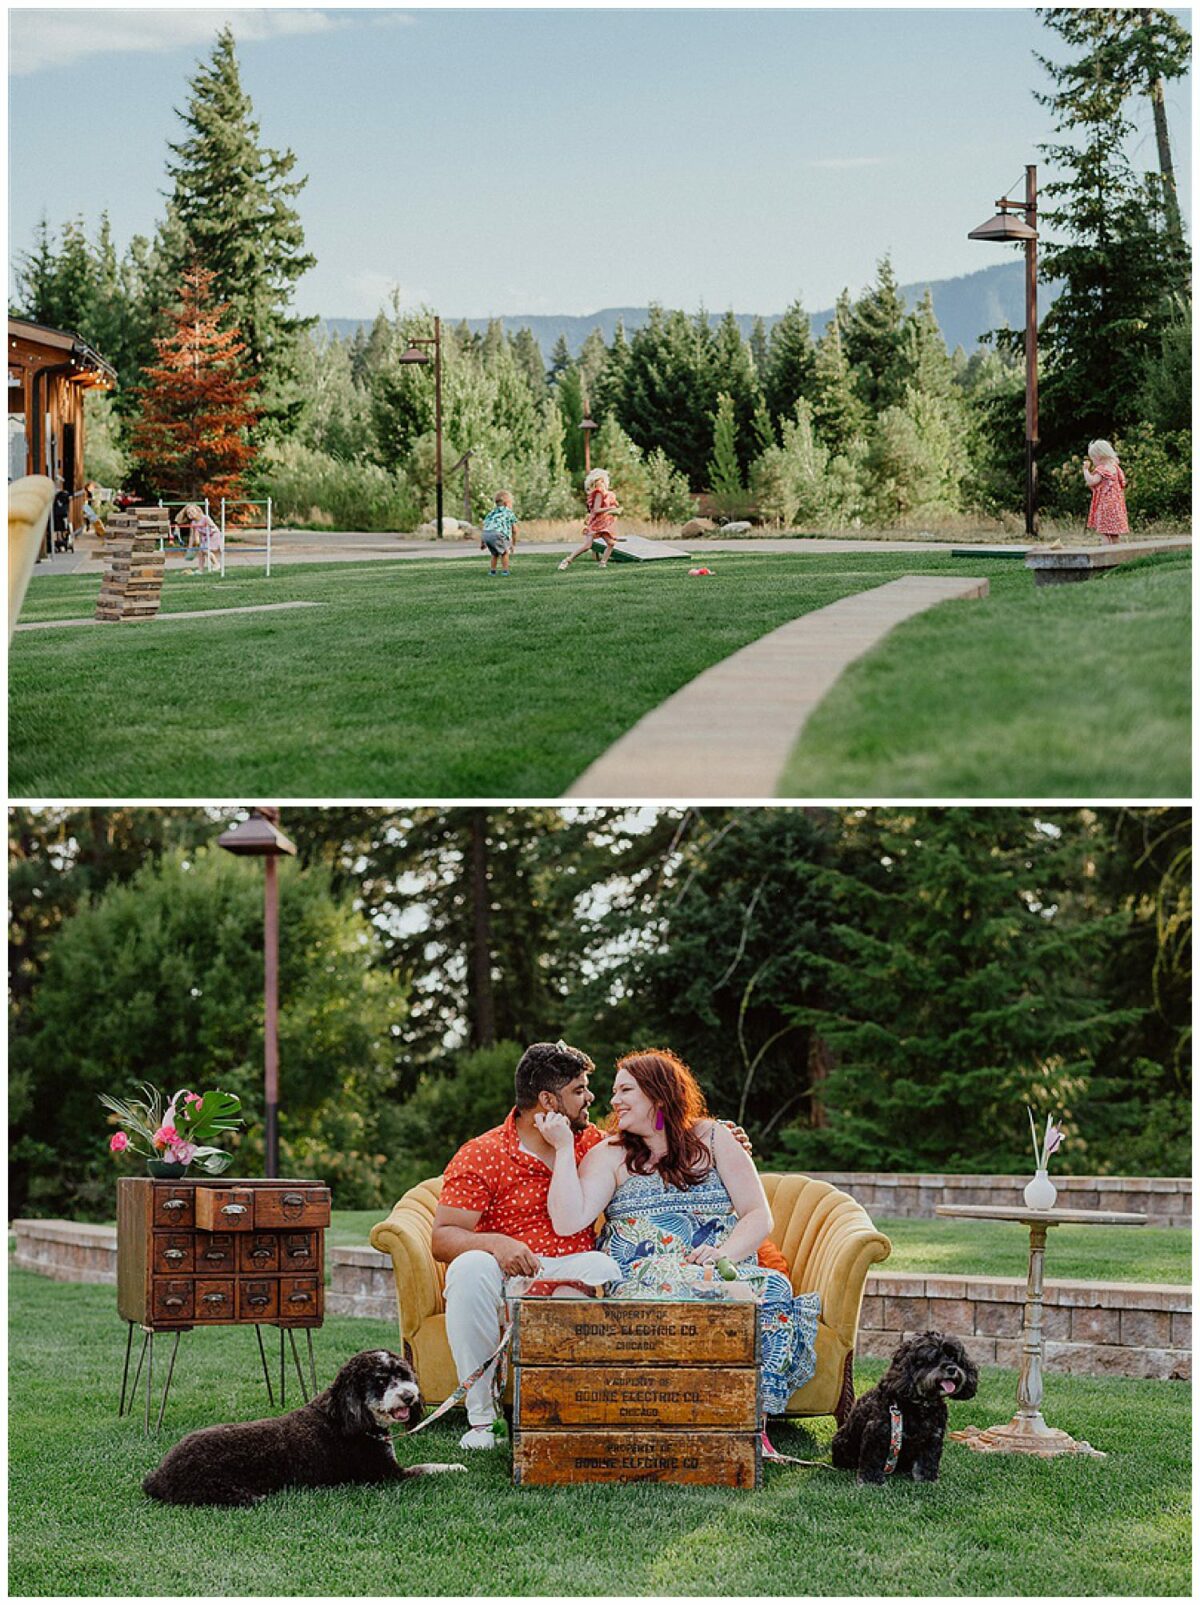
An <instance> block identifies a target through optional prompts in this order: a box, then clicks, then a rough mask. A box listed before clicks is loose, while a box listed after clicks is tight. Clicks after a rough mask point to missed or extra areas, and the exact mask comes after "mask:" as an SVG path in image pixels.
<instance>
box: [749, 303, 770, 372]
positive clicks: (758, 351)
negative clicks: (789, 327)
mask: <svg viewBox="0 0 1200 1605" xmlns="http://www.w3.org/2000/svg"><path fill="white" fill-rule="evenodd" d="M750 357H751V360H752V361H753V363H754V371H755V373H756V374H757V375H758V382H759V384H760V385H762V384H764V383H765V376H766V372H767V364H768V362H769V361H770V357H769V353H768V347H767V326H766V324H765V323H764V322H763V320H762V318H761V317H755V319H754V322H753V323H752V324H751V325H750Z"/></svg>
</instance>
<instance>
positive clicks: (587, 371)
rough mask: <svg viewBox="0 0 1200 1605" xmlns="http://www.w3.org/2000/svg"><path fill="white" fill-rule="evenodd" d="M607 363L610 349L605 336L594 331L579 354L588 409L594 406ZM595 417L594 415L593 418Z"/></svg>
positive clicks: (580, 374)
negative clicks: (593, 402)
mask: <svg viewBox="0 0 1200 1605" xmlns="http://www.w3.org/2000/svg"><path fill="white" fill-rule="evenodd" d="M607 362H608V349H607V347H606V346H605V344H604V336H603V335H602V334H601V333H600V330H599V329H593V330H592V331H591V333H590V334H589V335H588V337H587V339H586V340H585V341H584V342H583V347H582V349H581V350H580V353H579V378H580V382H581V384H582V385H583V401H584V406H585V407H587V408H590V407H591V405H592V401H593V395H594V392H595V390H596V386H597V384H598V382H599V379H600V375H601V374H602V373H603V372H604V368H605V364H606V363H607ZM595 416H596V415H595V413H592V417H593V418H594V417H595Z"/></svg>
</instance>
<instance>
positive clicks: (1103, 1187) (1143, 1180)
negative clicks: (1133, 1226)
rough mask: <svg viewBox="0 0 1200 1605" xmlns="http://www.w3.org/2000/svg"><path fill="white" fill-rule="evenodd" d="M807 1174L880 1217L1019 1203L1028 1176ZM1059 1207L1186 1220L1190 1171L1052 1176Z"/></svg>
mask: <svg viewBox="0 0 1200 1605" xmlns="http://www.w3.org/2000/svg"><path fill="white" fill-rule="evenodd" d="M807 1174H808V1175H811V1176H814V1177H816V1178H817V1179H818V1180H820V1181H828V1182H832V1183H833V1185H834V1186H835V1187H841V1188H842V1189H843V1190H844V1191H845V1192H848V1193H850V1194H851V1195H852V1196H853V1197H854V1198H856V1199H857V1200H858V1202H859V1203H860V1204H861V1205H862V1206H863V1208H864V1209H865V1210H866V1211H867V1213H868V1214H869V1215H872V1216H878V1217H879V1218H880V1219H883V1220H886V1219H888V1218H889V1217H890V1218H891V1219H893V1220H907V1219H912V1218H915V1217H920V1218H923V1219H928V1218H929V1216H931V1215H932V1214H933V1212H934V1209H935V1208H936V1207H937V1205H938V1204H997V1205H1013V1204H1018V1205H1019V1204H1023V1203H1024V1197H1023V1194H1024V1189H1025V1183H1026V1182H1027V1181H1028V1180H1029V1177H1028V1176H947V1175H929V1176H906V1175H888V1174H884V1173H882V1172H879V1171H850V1170H813V1171H809V1172H807ZM1050 1179H1051V1181H1053V1183H1054V1185H1055V1186H1056V1187H1057V1188H1058V1197H1059V1202H1060V1203H1061V1204H1062V1206H1063V1208H1064V1209H1067V1208H1070V1209H1112V1210H1118V1211H1121V1212H1132V1213H1137V1214H1143V1215H1145V1216H1146V1217H1147V1220H1146V1225H1147V1226H1190V1225H1191V1224H1192V1179H1191V1177H1190V1176H1056V1175H1054V1174H1053V1173H1052V1174H1051V1178H1050Z"/></svg>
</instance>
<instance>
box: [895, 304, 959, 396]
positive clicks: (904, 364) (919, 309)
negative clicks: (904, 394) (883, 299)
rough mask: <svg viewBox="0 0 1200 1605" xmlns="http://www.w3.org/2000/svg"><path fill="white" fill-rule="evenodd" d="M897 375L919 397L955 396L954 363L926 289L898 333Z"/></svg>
mask: <svg viewBox="0 0 1200 1605" xmlns="http://www.w3.org/2000/svg"><path fill="white" fill-rule="evenodd" d="M898 372H899V374H900V375H901V376H902V378H903V381H904V383H905V384H908V385H912V387H913V388H914V389H915V390H919V391H920V392H921V393H922V395H927V396H941V397H943V398H945V397H949V396H952V395H955V394H956V393H957V392H956V389H955V383H954V363H953V361H952V360H951V357H950V353H949V352H948V351H947V350H946V342H945V339H944V338H943V336H942V331H941V328H940V327H939V325H938V320H937V315H936V314H935V312H934V310H933V293H932V291H930V290H929V289H926V291H925V294H924V295H923V296H922V297H921V299H920V300H919V301H918V302H917V305H916V307H915V308H914V309H913V311H911V312H909V313H907V314H906V316H905V318H904V323H903V325H902V326H901V330H900V354H899V364H898Z"/></svg>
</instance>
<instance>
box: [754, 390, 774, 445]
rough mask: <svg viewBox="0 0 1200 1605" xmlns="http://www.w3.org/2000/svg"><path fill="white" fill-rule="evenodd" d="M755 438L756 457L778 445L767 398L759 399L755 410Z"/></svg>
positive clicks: (761, 397)
mask: <svg viewBox="0 0 1200 1605" xmlns="http://www.w3.org/2000/svg"><path fill="white" fill-rule="evenodd" d="M753 437H754V445H753V452H754V455H755V456H756V457H757V456H758V455H759V454H760V453H761V452H764V451H766V450H767V449H768V448H769V447H771V446H774V445H776V444H777V440H776V436H775V425H774V423H773V422H772V420H771V409H770V408H769V407H768V405H767V399H766V397H765V396H760V397H759V398H758V405H757V406H756V407H755V409H754V429H753Z"/></svg>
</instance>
